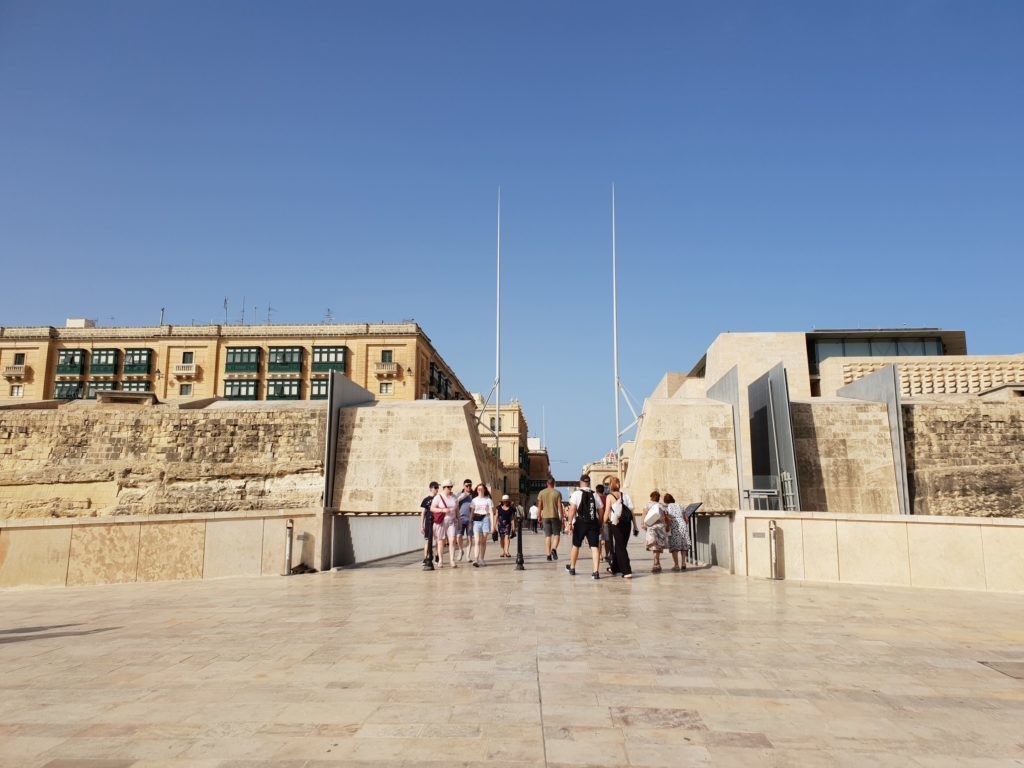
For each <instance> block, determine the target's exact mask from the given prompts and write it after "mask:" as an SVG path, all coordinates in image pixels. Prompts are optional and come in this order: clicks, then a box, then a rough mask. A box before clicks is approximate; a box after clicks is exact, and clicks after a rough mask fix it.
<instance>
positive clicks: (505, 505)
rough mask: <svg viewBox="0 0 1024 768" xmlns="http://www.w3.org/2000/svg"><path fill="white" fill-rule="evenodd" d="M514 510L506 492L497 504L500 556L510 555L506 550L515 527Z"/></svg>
mask: <svg viewBox="0 0 1024 768" xmlns="http://www.w3.org/2000/svg"><path fill="white" fill-rule="evenodd" d="M515 513H516V511H515V509H514V508H513V507H512V501H511V500H510V499H509V497H508V494H505V495H504V496H502V497H501V504H499V505H498V536H499V537H501V556H502V557H512V555H511V554H509V551H508V545H509V542H511V540H512V532H513V531H515V529H516V514H515Z"/></svg>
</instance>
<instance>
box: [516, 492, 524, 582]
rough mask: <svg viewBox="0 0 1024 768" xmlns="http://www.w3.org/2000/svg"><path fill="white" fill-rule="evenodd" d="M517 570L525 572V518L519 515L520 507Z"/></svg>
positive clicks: (517, 518)
mask: <svg viewBox="0 0 1024 768" xmlns="http://www.w3.org/2000/svg"><path fill="white" fill-rule="evenodd" d="M516 570H517V571H525V570H526V566H525V565H523V518H522V517H520V515H519V507H518V506H517V507H516Z"/></svg>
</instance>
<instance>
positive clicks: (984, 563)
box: [732, 511, 1024, 593]
mask: <svg viewBox="0 0 1024 768" xmlns="http://www.w3.org/2000/svg"><path fill="white" fill-rule="evenodd" d="M770 521H774V522H775V524H776V527H777V532H776V538H775V546H776V561H777V565H776V568H777V571H776V575H777V577H778V578H780V579H784V580H785V581H830V582H841V583H847V584H876V585H882V586H899V587H924V588H927V589H958V590H960V589H962V590H978V591H991V592H1018V593H1024V565H1022V560H1021V556H1020V552H1021V548H1022V547H1024V520H1008V519H988V520H979V519H977V518H971V517H946V516H943V517H928V516H915V515H870V514H859V515H844V514H835V513H825V512H778V511H775V512H755V511H743V512H737V513H736V515H735V519H734V522H733V527H732V532H733V548H734V550H735V551H736V552H737V553H738V554H739V557H737V558H735V559H734V562H735V564H736V573H737V574H745V575H747V576H751V577H754V578H762V579H767V578H771V576H772V572H771V556H770V554H771V553H770V538H769V535H768V529H769V523H770Z"/></svg>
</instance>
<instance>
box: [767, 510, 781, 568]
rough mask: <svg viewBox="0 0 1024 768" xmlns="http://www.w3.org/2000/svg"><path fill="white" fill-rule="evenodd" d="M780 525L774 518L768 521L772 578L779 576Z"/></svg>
mask: <svg viewBox="0 0 1024 768" xmlns="http://www.w3.org/2000/svg"><path fill="white" fill-rule="evenodd" d="M777 533H778V526H777V525H776V523H775V521H774V520H769V521H768V553H769V556H770V557H771V566H772V578H773V579H776V580H777V579H778V578H779V557H778V554H779V550H778V538H777Z"/></svg>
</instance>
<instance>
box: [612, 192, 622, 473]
mask: <svg viewBox="0 0 1024 768" xmlns="http://www.w3.org/2000/svg"><path fill="white" fill-rule="evenodd" d="M616 270H617V265H616V263H615V184H614V183H613V184H612V349H613V350H614V361H613V367H614V376H615V465H616V467H618V468H619V469H620V471H619V481H620V482H621V481H622V472H621V466H622V462H621V461H620V459H619V455H620V450H621V447H620V445H619V438H620V436H621V435H622V430H621V428H620V426H619V288H618V276H617V273H616Z"/></svg>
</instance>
